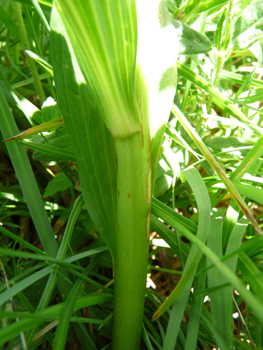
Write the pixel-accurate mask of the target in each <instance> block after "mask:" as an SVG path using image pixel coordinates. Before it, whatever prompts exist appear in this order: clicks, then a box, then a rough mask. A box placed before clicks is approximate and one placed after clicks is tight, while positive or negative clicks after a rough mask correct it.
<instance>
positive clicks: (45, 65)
mask: <svg viewBox="0 0 263 350" xmlns="http://www.w3.org/2000/svg"><path fill="white" fill-rule="evenodd" d="M25 53H26V54H27V55H28V56H29V57H31V58H33V59H34V60H35V61H36V62H38V63H39V64H40V66H42V67H43V68H44V69H45V70H46V71H47V72H48V73H49V74H50V75H51V76H53V68H52V66H51V65H50V64H49V63H48V62H47V61H45V60H44V59H43V58H41V57H39V56H38V55H37V54H36V53H34V52H32V51H30V50H26V51H25Z"/></svg>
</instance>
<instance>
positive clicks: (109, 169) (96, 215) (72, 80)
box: [51, 9, 117, 257]
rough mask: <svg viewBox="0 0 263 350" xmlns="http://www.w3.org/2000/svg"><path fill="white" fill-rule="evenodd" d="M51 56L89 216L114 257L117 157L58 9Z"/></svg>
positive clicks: (54, 11) (54, 17) (54, 13)
mask: <svg viewBox="0 0 263 350" xmlns="http://www.w3.org/2000/svg"><path fill="white" fill-rule="evenodd" d="M51 29H52V31H51V52H52V63H53V67H54V79H55V83H56V92H57V96H58V105H59V108H60V110H61V113H62V115H63V117H64V119H65V123H66V126H67V129H68V131H69V134H70V136H71V140H72V144H73V147H74V151H75V154H76V159H77V164H78V170H79V177H80V185H81V190H82V193H83V197H84V201H85V204H86V207H87V209H88V212H89V214H90V216H91V218H92V220H93V222H94V224H95V226H96V228H97V229H98V231H99V232H100V234H101V235H102V236H103V239H104V240H105V242H106V244H107V245H108V247H109V250H110V252H111V254H112V256H113V257H114V237H115V233H116V227H117V223H116V222H117V221H116V164H115V163H116V157H115V146H114V140H113V137H112V136H111V134H110V132H109V131H108V130H107V128H106V127H105V125H104V122H103V121H102V118H101V114H100V111H99V110H98V108H97V105H96V101H95V98H94V95H93V93H92V91H91V90H90V88H89V87H88V86H87V84H86V83H85V80H84V78H83V76H82V73H81V71H80V69H79V67H78V64H77V61H76V58H75V56H74V54H73V51H72V49H71V48H70V47H69V45H70V44H69V40H68V37H67V35H66V31H65V29H64V26H63V23H62V21H61V19H60V17H59V14H58V12H57V11H56V9H53V13H52V21H51Z"/></svg>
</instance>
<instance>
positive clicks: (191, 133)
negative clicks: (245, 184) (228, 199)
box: [172, 105, 262, 234]
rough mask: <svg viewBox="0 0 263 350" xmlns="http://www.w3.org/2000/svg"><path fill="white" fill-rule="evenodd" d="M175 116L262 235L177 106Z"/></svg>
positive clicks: (237, 193)
mask: <svg viewBox="0 0 263 350" xmlns="http://www.w3.org/2000/svg"><path fill="white" fill-rule="evenodd" d="M172 112H173V114H174V115H175V116H176V118H177V119H178V120H179V122H180V123H181V125H182V126H183V127H184V129H185V130H186V132H187V133H188V135H189V136H190V137H191V139H192V140H193V142H194V143H195V144H196V146H197V147H198V148H199V150H200V151H201V153H202V154H203V156H204V157H205V159H206V160H207V162H208V163H209V164H210V166H211V167H212V168H213V169H214V171H215V172H216V173H217V174H218V176H219V177H220V179H221V180H222V181H223V183H224V184H225V186H226V188H227V189H228V191H229V192H230V193H231V195H232V197H233V199H234V200H235V201H236V203H237V204H238V206H239V207H240V209H241V210H242V212H243V213H244V214H245V216H246V217H247V218H248V219H249V220H250V222H251V223H252V225H253V226H254V228H255V230H256V231H257V232H258V233H259V234H262V231H261V229H260V227H259V226H258V223H257V222H256V220H255V218H254V216H253V215H252V213H251V211H250V210H249V208H248V206H247V204H246V203H245V201H244V199H243V198H242V197H241V195H240V193H239V192H238V191H237V189H236V188H235V186H234V185H233V183H232V182H231V181H230V180H229V178H228V177H227V176H226V174H225V173H224V171H223V170H222V168H221V167H220V165H219V164H218V163H217V161H216V160H215V159H214V157H213V156H212V154H211V153H210V151H209V149H208V148H207V147H206V145H205V144H204V143H203V141H202V139H201V137H200V136H199V135H198V134H197V132H196V131H195V130H194V128H193V127H192V126H191V124H190V123H189V121H188V120H187V119H186V117H185V116H184V115H183V113H182V112H181V111H180V110H179V108H178V107H176V106H175V105H174V106H173V108H172Z"/></svg>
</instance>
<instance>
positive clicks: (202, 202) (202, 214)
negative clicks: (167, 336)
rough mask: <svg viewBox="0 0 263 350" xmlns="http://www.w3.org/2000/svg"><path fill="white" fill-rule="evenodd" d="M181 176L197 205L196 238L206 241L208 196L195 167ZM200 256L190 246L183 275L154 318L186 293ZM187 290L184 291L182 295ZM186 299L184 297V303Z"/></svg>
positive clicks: (208, 211) (208, 212)
mask: <svg viewBox="0 0 263 350" xmlns="http://www.w3.org/2000/svg"><path fill="white" fill-rule="evenodd" d="M182 176H183V177H185V178H186V179H187V181H188V183H189V184H190V186H191V187H192V190H193V192H194V194H195V198H196V201H197V206H198V214H199V215H198V229H197V235H196V237H198V239H200V240H201V241H202V242H204V243H205V242H206V239H207V235H208V233H209V228H210V211H211V203H210V198H209V195H208V192H207V189H206V187H205V184H204V182H203V179H202V178H201V176H200V174H199V173H198V171H197V170H196V169H195V168H190V169H189V170H185V171H184V172H183V173H182ZM201 257H202V252H201V251H200V250H199V249H198V248H197V247H195V246H192V247H191V250H190V253H189V256H188V259H187V261H186V265H185V268H184V271H183V275H182V277H181V279H180V281H179V283H178V284H177V286H176V287H175V289H174V290H173V292H172V293H171V294H170V295H169V297H168V298H167V299H166V300H165V302H164V303H163V304H162V305H161V306H160V307H159V309H158V310H157V311H156V312H155V313H154V315H153V319H156V318H157V317H159V316H160V315H162V314H163V313H164V312H165V311H166V310H167V309H168V308H169V307H170V306H171V305H172V303H173V302H174V301H175V300H176V299H177V298H178V297H179V296H180V295H181V293H182V291H183V290H184V288H185V287H186V285H187V286H188V287H189V290H188V293H189V292H190V287H191V284H192V281H193V278H194V274H195V271H196V268H197V265H198V263H199V261H200V259H201ZM186 293H187V291H186V290H185V291H184V296H185V294H186ZM186 301H187V299H185V304H186Z"/></svg>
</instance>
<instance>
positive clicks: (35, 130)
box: [3, 119, 64, 142]
mask: <svg viewBox="0 0 263 350" xmlns="http://www.w3.org/2000/svg"><path fill="white" fill-rule="evenodd" d="M63 124H64V119H55V120H52V121H49V122H46V123H42V124H40V125H37V126H33V127H32V128H30V129H27V130H26V131H23V132H21V133H20V134H18V135H16V136H12V137H10V138H9V139H6V140H3V142H6V141H13V140H19V139H23V138H27V137H29V136H32V135H36V134H39V133H41V132H44V131H50V130H53V129H57V128H58V127H60V126H61V125H63Z"/></svg>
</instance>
